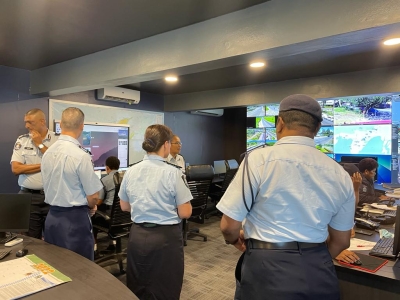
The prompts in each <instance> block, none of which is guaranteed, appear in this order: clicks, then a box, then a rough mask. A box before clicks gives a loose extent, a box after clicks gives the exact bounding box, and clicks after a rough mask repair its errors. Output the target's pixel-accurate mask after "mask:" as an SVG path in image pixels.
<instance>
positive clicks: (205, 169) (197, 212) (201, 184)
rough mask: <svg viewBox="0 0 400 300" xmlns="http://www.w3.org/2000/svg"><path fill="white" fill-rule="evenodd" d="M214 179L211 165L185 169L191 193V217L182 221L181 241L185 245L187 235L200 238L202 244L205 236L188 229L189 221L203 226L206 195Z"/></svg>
mask: <svg viewBox="0 0 400 300" xmlns="http://www.w3.org/2000/svg"><path fill="white" fill-rule="evenodd" d="M213 178H214V169H213V167H212V166H211V165H191V166H189V167H187V168H186V179H187V183H188V185H189V189H190V192H191V193H192V196H193V200H192V201H190V202H191V204H192V216H191V217H190V218H189V219H188V220H186V219H184V220H183V240H184V245H185V246H186V245H187V239H188V236H189V235H194V236H200V237H202V238H203V240H204V242H205V241H207V236H206V235H205V234H202V233H200V232H199V229H197V228H193V229H189V221H190V222H195V223H198V224H204V213H205V210H206V208H207V200H208V193H209V190H210V186H211V182H212V180H213Z"/></svg>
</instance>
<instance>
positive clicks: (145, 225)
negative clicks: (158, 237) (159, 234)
mask: <svg viewBox="0 0 400 300" xmlns="http://www.w3.org/2000/svg"><path fill="white" fill-rule="evenodd" d="M178 224H179V223H177V224H156V223H148V222H144V223H135V225H138V226H140V227H144V228H154V227H159V226H176V225H178Z"/></svg>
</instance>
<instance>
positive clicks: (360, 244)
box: [347, 238, 376, 251]
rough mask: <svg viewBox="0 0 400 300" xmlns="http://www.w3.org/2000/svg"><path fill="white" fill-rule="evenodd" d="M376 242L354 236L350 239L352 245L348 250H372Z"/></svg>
mask: <svg viewBox="0 0 400 300" xmlns="http://www.w3.org/2000/svg"><path fill="white" fill-rule="evenodd" d="M375 244H376V242H370V241H366V240H361V239H356V238H352V239H350V247H349V248H347V250H350V251H357V250H371V249H372V248H374V246H375Z"/></svg>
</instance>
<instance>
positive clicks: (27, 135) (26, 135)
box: [18, 133, 29, 139]
mask: <svg viewBox="0 0 400 300" xmlns="http://www.w3.org/2000/svg"><path fill="white" fill-rule="evenodd" d="M23 137H29V133H25V134H22V135H20V136H19V137H18V138H19V139H20V138H23Z"/></svg>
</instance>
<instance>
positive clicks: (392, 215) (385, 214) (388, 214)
mask: <svg viewBox="0 0 400 300" xmlns="http://www.w3.org/2000/svg"><path fill="white" fill-rule="evenodd" d="M383 215H384V216H389V217H395V216H396V211H395V210H385V212H384V213H383Z"/></svg>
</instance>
